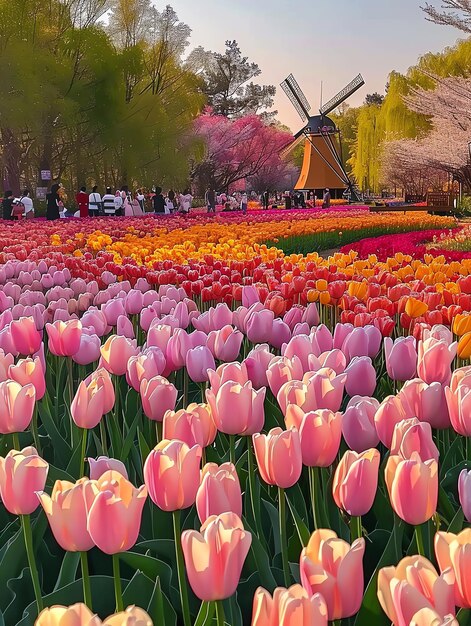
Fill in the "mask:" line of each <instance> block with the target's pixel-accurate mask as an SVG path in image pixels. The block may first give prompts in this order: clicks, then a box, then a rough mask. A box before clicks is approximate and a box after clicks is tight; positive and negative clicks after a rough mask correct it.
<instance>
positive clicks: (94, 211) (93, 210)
mask: <svg viewBox="0 0 471 626" xmlns="http://www.w3.org/2000/svg"><path fill="white" fill-rule="evenodd" d="M97 189H98V186H97V185H94V186H93V189H92V193H91V194H90V195H89V196H88V214H89V215H90V217H98V215H99V214H100V209H101V196H100V194H99V193H98V191H97Z"/></svg>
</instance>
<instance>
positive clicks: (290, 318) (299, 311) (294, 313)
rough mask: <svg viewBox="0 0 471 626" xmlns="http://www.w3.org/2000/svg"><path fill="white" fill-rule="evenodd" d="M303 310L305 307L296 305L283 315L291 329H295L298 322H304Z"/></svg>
mask: <svg viewBox="0 0 471 626" xmlns="http://www.w3.org/2000/svg"><path fill="white" fill-rule="evenodd" d="M303 312H304V311H303V307H301V306H297V305H294V306H293V307H291V309H289V311H286V313H285V314H284V315H283V321H284V323H285V324H287V325H288V326H289V328H290V330H291V331H293V330H294V328H295V326H296V325H297V324H301V323H302V321H303Z"/></svg>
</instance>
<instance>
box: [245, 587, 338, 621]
mask: <svg viewBox="0 0 471 626" xmlns="http://www.w3.org/2000/svg"><path fill="white" fill-rule="evenodd" d="M275 625H276V626H327V605H326V603H325V600H324V598H323V597H322V596H321V595H320V593H315V594H314V595H313V596H311V597H309V595H308V593H307V591H306V590H305V589H304V588H303V587H301V585H292V586H291V587H290V588H289V589H285V588H283V587H278V588H277V589H275V591H274V593H273V598H272V597H271V595H270V594H269V593H268V591H267V590H266V589H264V588H263V587H259V588H258V589H257V590H256V592H255V595H254V598H253V612H252V626H275Z"/></svg>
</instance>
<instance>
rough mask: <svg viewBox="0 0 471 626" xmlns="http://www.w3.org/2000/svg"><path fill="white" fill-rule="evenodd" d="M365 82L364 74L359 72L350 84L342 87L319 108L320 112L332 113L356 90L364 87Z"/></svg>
mask: <svg viewBox="0 0 471 626" xmlns="http://www.w3.org/2000/svg"><path fill="white" fill-rule="evenodd" d="M364 84H365V81H364V80H363V76H362V75H361V74H358V76H356V77H355V78H354V79H353V80H352V81H351V82H350V83H348V85H346V86H345V87H344V88H343V89H342V91H339V93H338V94H337V95H336V96H334V97H333V98H331V99H330V100H329V102H326V103H325V104H324V106H322V107H321V108H320V109H319V112H320V114H321V115H328V114H329V113H331V112H332V111H333V110H334V109H336V108H337V107H338V106H339V105H341V104H342V102H345V100H347V99H348V98H350V96H351V95H352V94H354V93H355V91H358V89H360V87H363V85H364Z"/></svg>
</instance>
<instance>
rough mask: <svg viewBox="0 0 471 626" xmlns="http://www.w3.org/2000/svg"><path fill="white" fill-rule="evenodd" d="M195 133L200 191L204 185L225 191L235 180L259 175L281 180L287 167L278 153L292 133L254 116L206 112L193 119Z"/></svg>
mask: <svg viewBox="0 0 471 626" xmlns="http://www.w3.org/2000/svg"><path fill="white" fill-rule="evenodd" d="M195 133H196V136H197V137H198V138H199V139H200V140H201V141H202V144H203V152H204V153H203V155H199V156H200V157H202V158H200V159H198V162H195V163H194V164H193V168H192V178H193V180H194V182H195V183H196V184H197V186H198V187H199V189H200V191H202V190H203V189H204V188H206V186H207V185H210V186H212V187H214V188H215V189H217V190H218V191H226V190H228V189H229V187H230V186H231V185H234V183H237V182H238V181H241V180H244V179H245V180H246V179H250V178H253V177H256V176H257V175H262V174H263V176H264V178H265V180H266V179H267V178H270V176H272V175H273V174H274V173H276V176H277V177H283V176H284V174H285V173H286V171H285V170H286V168H288V167H289V163H286V164H285V163H284V162H283V161H282V160H281V157H280V155H279V152H280V150H281V149H282V148H283V147H284V146H285V145H287V144H288V143H289V142H290V141H291V140H292V135H291V133H289V132H287V131H284V130H280V129H279V128H277V127H276V126H275V125H267V124H265V123H264V122H263V120H262V119H261V118H260V117H259V116H257V115H247V116H245V117H241V118H237V119H235V120H231V119H228V118H227V117H225V116H223V115H211V112H210V111H206V112H205V114H203V115H201V116H199V117H198V118H197V119H196V122H195Z"/></svg>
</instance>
